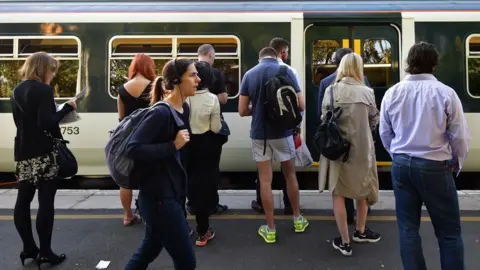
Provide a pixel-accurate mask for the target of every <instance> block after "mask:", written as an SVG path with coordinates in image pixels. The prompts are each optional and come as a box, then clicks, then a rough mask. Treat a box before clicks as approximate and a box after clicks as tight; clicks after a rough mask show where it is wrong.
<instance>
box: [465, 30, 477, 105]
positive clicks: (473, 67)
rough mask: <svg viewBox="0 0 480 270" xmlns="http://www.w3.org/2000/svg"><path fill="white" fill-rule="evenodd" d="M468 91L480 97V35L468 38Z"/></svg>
mask: <svg viewBox="0 0 480 270" xmlns="http://www.w3.org/2000/svg"><path fill="white" fill-rule="evenodd" d="M467 91H468V93H469V94H470V95H471V96H474V97H480V35H471V36H469V37H468V38H467Z"/></svg>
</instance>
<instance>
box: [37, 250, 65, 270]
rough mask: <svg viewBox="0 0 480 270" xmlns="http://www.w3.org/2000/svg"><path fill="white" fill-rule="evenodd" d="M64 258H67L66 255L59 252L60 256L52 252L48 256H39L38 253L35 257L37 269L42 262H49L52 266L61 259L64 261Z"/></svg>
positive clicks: (60, 261)
mask: <svg viewBox="0 0 480 270" xmlns="http://www.w3.org/2000/svg"><path fill="white" fill-rule="evenodd" d="M65 258H67V255H65V254H60V256H58V255H56V254H54V253H51V254H50V255H48V256H40V254H39V255H38V257H37V266H38V269H39V270H40V269H41V268H40V266H41V265H42V264H43V263H49V264H50V265H52V266H54V265H57V264H60V263H62V262H63V261H65Z"/></svg>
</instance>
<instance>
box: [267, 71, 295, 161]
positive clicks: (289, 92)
mask: <svg viewBox="0 0 480 270" xmlns="http://www.w3.org/2000/svg"><path fill="white" fill-rule="evenodd" d="M287 70H288V67H287V66H285V65H280V70H279V71H278V73H277V75H275V77H273V78H270V79H268V80H267V82H266V83H265V84H264V91H263V93H264V103H263V112H264V119H265V122H264V130H265V144H264V151H263V154H264V155H265V151H266V145H267V122H268V123H269V124H270V126H272V127H273V128H275V129H278V130H288V129H294V128H295V127H297V126H298V125H299V124H300V123H301V122H302V115H301V113H300V109H299V108H298V96H297V93H296V92H295V89H294V88H293V85H292V82H291V81H290V80H289V79H288V78H286V76H285V75H286V74H287Z"/></svg>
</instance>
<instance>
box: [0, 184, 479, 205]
mask: <svg viewBox="0 0 480 270" xmlns="http://www.w3.org/2000/svg"><path fill="white" fill-rule="evenodd" d="M0 191H1V192H0V209H11V208H13V206H14V205H15V200H16V196H17V190H16V189H9V190H0ZM273 194H274V196H273V198H274V207H275V208H276V209H282V208H283V207H284V205H283V192H282V191H278V190H275V191H273ZM219 195H220V203H221V204H226V205H228V206H229V208H232V209H250V206H251V202H252V200H255V199H256V194H255V191H254V190H220V191H219ZM133 196H134V197H135V198H137V196H138V191H136V190H135V191H134V192H133ZM458 196H459V203H460V209H462V210H480V192H476V191H459V192H458ZM55 206H56V208H57V209H72V208H73V209H104V208H105V209H121V207H122V206H121V203H120V196H119V190H58V191H57V198H56V201H55ZM31 207H32V209H37V208H38V203H37V199H36V197H35V198H34V201H33V202H32V206H31ZM132 207H133V202H132ZM300 207H301V209H317V210H318V209H331V208H332V195H331V193H329V192H328V191H325V192H322V193H320V192H318V191H304V190H303V191H301V192H300ZM372 209H376V210H393V209H395V196H394V193H393V191H384V190H382V191H380V194H379V200H378V202H377V203H376V204H375V205H373V206H372ZM423 209H424V210H425V209H426V208H425V207H423Z"/></svg>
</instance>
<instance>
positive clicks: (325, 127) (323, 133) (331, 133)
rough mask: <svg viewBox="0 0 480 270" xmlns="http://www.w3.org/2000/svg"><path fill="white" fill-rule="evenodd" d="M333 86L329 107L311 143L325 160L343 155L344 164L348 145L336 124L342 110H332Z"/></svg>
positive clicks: (336, 158) (348, 149)
mask: <svg viewBox="0 0 480 270" xmlns="http://www.w3.org/2000/svg"><path fill="white" fill-rule="evenodd" d="M335 86H336V84H334V85H333V86H332V89H330V106H329V108H328V111H327V114H326V118H325V119H324V120H323V121H322V123H321V124H320V125H319V126H318V128H317V131H316V133H315V136H314V137H313V143H314V145H315V148H317V150H318V152H320V154H321V155H323V156H324V157H326V158H327V159H329V160H338V159H339V158H340V157H341V156H342V155H344V156H343V159H342V161H343V162H346V161H347V159H348V154H349V152H350V143H349V142H348V141H347V140H346V139H345V138H344V137H343V136H342V134H341V133H340V129H339V127H338V124H337V119H338V118H339V117H340V116H341V115H342V112H343V109H342V108H340V107H338V108H334V102H333V88H334V87H335Z"/></svg>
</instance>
